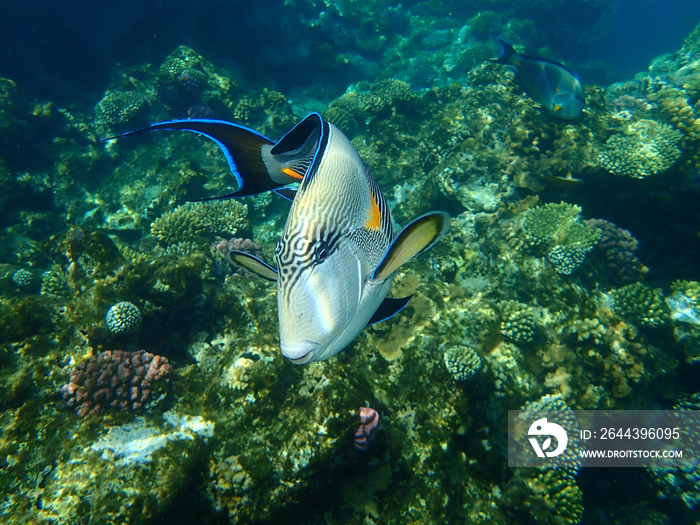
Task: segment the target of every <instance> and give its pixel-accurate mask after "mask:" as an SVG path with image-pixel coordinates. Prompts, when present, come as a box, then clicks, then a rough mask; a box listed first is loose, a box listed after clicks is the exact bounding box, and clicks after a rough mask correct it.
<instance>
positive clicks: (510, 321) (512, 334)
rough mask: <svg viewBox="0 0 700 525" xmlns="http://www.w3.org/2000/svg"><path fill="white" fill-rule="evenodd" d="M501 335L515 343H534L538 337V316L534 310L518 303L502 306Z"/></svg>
mask: <svg viewBox="0 0 700 525" xmlns="http://www.w3.org/2000/svg"><path fill="white" fill-rule="evenodd" d="M499 306H500V310H501V333H502V334H503V335H504V336H505V337H506V339H508V340H509V341H512V342H514V343H532V342H533V341H534V340H535V337H536V336H537V331H538V328H537V316H536V315H535V312H534V311H533V309H532V308H530V307H528V306H527V305H526V304H522V303H519V302H518V301H504V302H502V303H501V304H500V305H499Z"/></svg>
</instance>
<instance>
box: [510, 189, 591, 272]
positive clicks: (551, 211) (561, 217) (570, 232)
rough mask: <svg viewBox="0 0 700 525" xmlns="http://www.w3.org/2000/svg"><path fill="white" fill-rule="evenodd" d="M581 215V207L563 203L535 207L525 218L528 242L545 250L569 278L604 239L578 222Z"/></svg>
mask: <svg viewBox="0 0 700 525" xmlns="http://www.w3.org/2000/svg"><path fill="white" fill-rule="evenodd" d="M580 213H581V208H580V207H579V206H575V205H573V204H568V203H565V202H560V203H559V204H556V203H549V204H545V205H543V206H536V207H535V208H532V209H530V210H528V211H527V212H525V216H524V218H523V233H524V235H525V237H526V239H527V240H528V242H529V243H530V244H531V245H533V246H537V247H540V248H542V249H544V251H545V252H546V253H547V256H548V258H549V260H550V262H551V263H552V265H553V266H554V268H555V269H556V270H557V272H559V273H561V274H565V275H569V274H571V273H572V272H573V271H574V270H575V269H576V268H578V267H579V266H580V265H581V264H582V263H583V260H584V259H585V257H586V254H587V253H588V252H589V251H590V250H591V249H592V248H593V246H595V245H596V243H597V242H598V240H599V239H600V236H601V232H600V230H598V229H597V228H594V227H591V226H587V225H585V224H582V223H580V222H579V221H578V219H579V214H580Z"/></svg>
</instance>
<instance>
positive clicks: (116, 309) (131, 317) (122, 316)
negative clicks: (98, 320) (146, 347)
mask: <svg viewBox="0 0 700 525" xmlns="http://www.w3.org/2000/svg"><path fill="white" fill-rule="evenodd" d="M141 320H142V317H141V311H140V310H139V308H138V306H136V305H135V304H134V303H130V302H129V301H120V302H118V303H116V304H114V305H112V306H110V307H109V310H107V315H105V324H106V325H107V330H109V331H110V332H111V333H112V334H114V335H117V334H128V333H130V332H135V331H136V330H138V328H139V327H140V326H141Z"/></svg>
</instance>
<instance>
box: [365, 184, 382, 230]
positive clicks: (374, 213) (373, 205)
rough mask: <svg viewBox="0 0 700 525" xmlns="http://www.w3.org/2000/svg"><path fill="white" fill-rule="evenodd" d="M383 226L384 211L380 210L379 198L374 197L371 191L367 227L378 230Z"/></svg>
mask: <svg viewBox="0 0 700 525" xmlns="http://www.w3.org/2000/svg"><path fill="white" fill-rule="evenodd" d="M381 226H382V212H380V211H379V205H378V204H377V199H375V198H374V195H373V194H372V192H370V193H369V211H368V212H367V220H366V221H365V228H367V229H368V230H378V229H379V228H381Z"/></svg>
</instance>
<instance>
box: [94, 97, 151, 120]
mask: <svg viewBox="0 0 700 525" xmlns="http://www.w3.org/2000/svg"><path fill="white" fill-rule="evenodd" d="M147 111H148V100H147V99H146V97H145V96H144V95H142V94H141V93H139V92H137V91H112V92H110V93H107V94H106V95H105V96H104V97H103V98H102V99H101V100H100V101H99V102H98V103H97V105H96V106H95V118H96V119H97V120H98V121H99V122H103V123H105V124H107V125H108V126H110V127H113V128H115V129H118V130H125V129H127V128H128V127H132V128H136V127H138V126H140V125H144V124H145V123H146V122H145V120H144V117H145V116H146V113H147Z"/></svg>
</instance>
